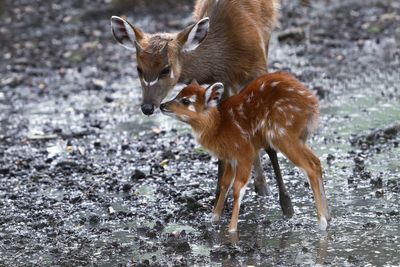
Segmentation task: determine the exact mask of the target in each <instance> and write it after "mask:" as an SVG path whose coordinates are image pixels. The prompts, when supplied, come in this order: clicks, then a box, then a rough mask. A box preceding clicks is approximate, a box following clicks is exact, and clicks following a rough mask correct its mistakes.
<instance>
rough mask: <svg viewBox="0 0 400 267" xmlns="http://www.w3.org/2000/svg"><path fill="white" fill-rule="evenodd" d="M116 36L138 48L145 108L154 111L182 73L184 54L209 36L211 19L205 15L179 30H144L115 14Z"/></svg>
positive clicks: (139, 73) (133, 49) (112, 24)
mask: <svg viewBox="0 0 400 267" xmlns="http://www.w3.org/2000/svg"><path fill="white" fill-rule="evenodd" d="M111 28H112V33H113V35H114V37H115V39H116V40H117V41H118V42H119V43H120V44H122V45H123V46H124V47H125V48H127V49H129V50H132V51H136V59H137V72H138V75H139V79H140V83H141V86H142V96H143V102H142V106H141V108H142V112H143V113H144V114H146V115H151V114H153V112H154V109H155V108H156V107H158V106H159V105H160V103H161V101H162V100H163V99H164V98H165V97H166V96H167V95H168V93H169V92H170V91H171V90H172V88H173V87H174V86H175V85H176V84H177V83H178V81H179V78H180V76H181V73H182V64H181V54H182V53H190V52H192V51H194V50H195V49H196V48H197V47H198V46H199V45H200V44H201V42H202V41H203V40H204V39H205V38H206V36H207V34H208V29H209V19H208V18H203V19H201V20H200V21H198V22H197V23H195V24H193V25H191V26H189V27H187V28H185V29H184V30H183V31H181V32H178V33H155V34H148V33H145V32H143V31H142V30H141V29H139V28H138V27H136V26H133V25H132V24H130V23H129V22H128V21H126V20H124V19H122V18H120V17H116V16H113V17H111Z"/></svg>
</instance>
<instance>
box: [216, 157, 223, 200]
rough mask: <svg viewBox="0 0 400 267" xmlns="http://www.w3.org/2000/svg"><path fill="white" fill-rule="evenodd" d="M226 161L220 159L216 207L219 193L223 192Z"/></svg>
mask: <svg viewBox="0 0 400 267" xmlns="http://www.w3.org/2000/svg"><path fill="white" fill-rule="evenodd" d="M224 169H225V168H224V161H223V160H221V159H219V160H218V180H217V189H216V190H215V201H214V206H215V205H217V202H218V197H219V193H220V192H221V180H222V175H223V174H224Z"/></svg>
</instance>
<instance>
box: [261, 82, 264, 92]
mask: <svg viewBox="0 0 400 267" xmlns="http://www.w3.org/2000/svg"><path fill="white" fill-rule="evenodd" d="M264 89H265V82H262V84H261V86H260V92H263V91H264Z"/></svg>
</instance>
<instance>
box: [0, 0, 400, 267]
mask: <svg viewBox="0 0 400 267" xmlns="http://www.w3.org/2000/svg"><path fill="white" fill-rule="evenodd" d="M305 2H307V1H282V10H281V13H282V15H281V18H280V23H281V25H280V27H279V28H278V29H277V30H276V31H275V33H274V36H273V38H272V40H271V47H270V62H269V67H270V69H271V70H286V71H290V72H292V73H293V74H295V75H296V76H297V77H298V78H299V79H300V80H302V81H303V82H304V83H305V84H306V85H308V86H309V87H310V88H311V89H312V90H313V91H315V93H316V94H317V95H318V97H319V99H320V101H321V102H320V105H321V118H320V127H319V129H318V130H317V132H316V133H315V135H314V136H313V137H312V139H311V140H310V145H311V146H312V147H313V149H314V150H315V151H316V152H317V154H318V155H319V156H320V158H321V161H322V163H323V166H324V180H325V186H326V189H327V197H328V201H329V206H330V209H331V213H332V217H333V219H332V222H331V225H330V227H329V229H328V231H327V232H319V231H318V229H317V226H316V214H315V209H314V204H313V198H312V194H311V189H310V187H309V185H308V183H307V179H306V178H305V177H304V175H303V173H302V172H301V171H300V170H299V169H296V168H294V167H293V165H292V164H291V163H289V162H288V161H287V160H286V159H285V158H284V157H283V156H282V155H280V156H279V161H280V163H281V165H282V169H283V176H284V180H285V183H286V185H287V187H288V190H289V192H290V194H291V196H292V201H293V205H294V208H295V214H294V216H293V218H291V219H286V218H284V217H283V216H282V213H281V211H280V207H279V203H278V192H277V188H276V185H275V182H274V179H273V176H272V175H273V171H272V169H271V166H270V164H269V160H268V157H267V156H266V155H264V156H263V159H264V161H263V164H264V168H265V173H266V174H267V176H268V177H269V182H268V183H269V184H270V187H271V190H272V195H271V196H266V197H259V196H257V195H256V194H255V192H254V186H253V184H252V183H251V184H250V185H249V190H247V193H246V196H245V197H244V200H243V206H242V208H241V214H240V220H239V232H238V234H237V235H229V234H228V233H227V226H228V223H229V217H230V216H229V215H230V212H231V206H232V200H231V198H228V203H227V205H226V209H225V212H224V215H223V217H222V221H221V223H219V224H211V222H210V217H211V216H210V214H211V211H212V205H213V201H214V195H215V192H214V190H215V186H216V173H217V162H216V159H214V158H211V157H210V156H209V154H207V153H206V152H205V151H204V150H203V149H201V148H200V147H199V146H198V145H197V144H196V142H195V140H194V138H193V137H192V135H191V134H190V131H189V129H188V128H187V127H186V126H184V125H182V124H180V123H179V122H176V121H171V120H170V119H169V118H167V117H163V116H162V115H161V114H159V113H158V114H156V115H155V116H152V117H146V116H143V115H142V114H141V112H140V97H141V92H140V87H139V86H140V85H139V82H138V79H137V74H136V71H135V59H134V57H133V55H132V54H131V52H129V51H126V50H124V49H123V48H121V47H120V46H118V45H117V44H116V42H115V41H114V40H113V38H112V36H111V33H110V28H109V27H110V25H109V17H110V16H111V15H126V16H128V18H129V19H130V20H131V21H133V22H135V23H136V24H137V25H139V26H140V27H142V28H144V29H145V30H147V31H150V32H154V31H156V30H179V29H181V28H183V27H185V26H186V25H188V24H189V23H190V21H191V18H190V12H191V8H192V5H193V3H192V1H163V2H162V3H160V2H159V1H121V0H115V1H114V0H113V1H97V0H96V1H37V2H35V3H36V4H35V5H32V3H31V1H23V0H17V1H0V38H1V39H0V41H1V46H0V59H1V60H0V75H1V76H0V266H88V265H92V266H249V265H250V266H251V265H253V266H272V265H273V266H275V265H276V266H303V265H306V266H309V265H316V264H321V265H328V266H329V265H330V266H383V265H386V266H396V265H399V264H400V257H399V253H398V251H399V249H400V239H399V232H400V229H399V225H400V215H399V204H400V199H399V194H400V179H399V171H400V156H399V155H400V148H399V142H400V129H399V125H400V105H399V103H400V88H399V84H400V75H399V69H400V47H399V44H400V28H399V25H400V4H398V3H397V2H396V1H373V0H368V1H356V0H351V1H328V0H320V1H310V2H311V4H310V5H305V4H304V3H305Z"/></svg>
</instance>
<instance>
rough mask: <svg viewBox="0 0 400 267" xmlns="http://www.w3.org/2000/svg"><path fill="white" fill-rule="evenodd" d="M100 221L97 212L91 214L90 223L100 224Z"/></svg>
mask: <svg viewBox="0 0 400 267" xmlns="http://www.w3.org/2000/svg"><path fill="white" fill-rule="evenodd" d="M99 222H100V217H99V216H97V215H96V214H93V215H90V217H89V223H90V224H93V225H94V224H98V223H99Z"/></svg>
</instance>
